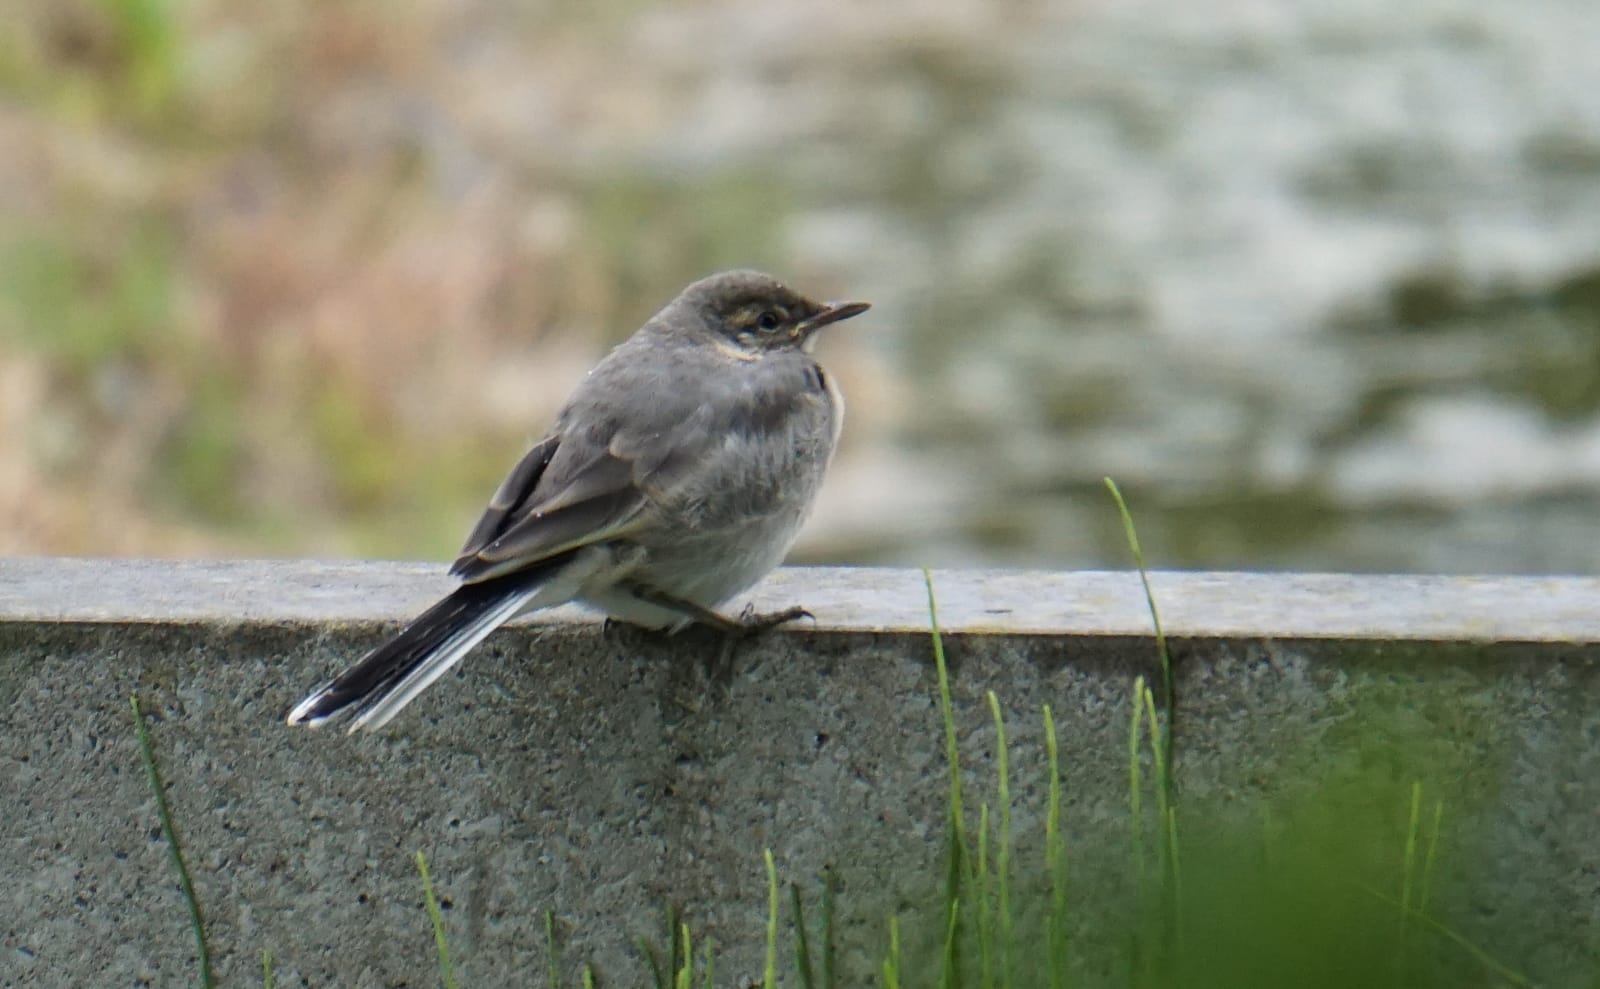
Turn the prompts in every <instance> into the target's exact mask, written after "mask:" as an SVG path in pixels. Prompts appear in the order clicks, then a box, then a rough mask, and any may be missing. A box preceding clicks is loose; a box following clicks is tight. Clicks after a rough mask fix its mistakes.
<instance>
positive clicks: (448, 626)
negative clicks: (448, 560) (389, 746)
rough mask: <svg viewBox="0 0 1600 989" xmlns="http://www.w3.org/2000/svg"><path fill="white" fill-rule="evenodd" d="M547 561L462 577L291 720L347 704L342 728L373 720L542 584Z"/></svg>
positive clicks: (396, 709)
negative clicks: (351, 710) (531, 567)
mask: <svg viewBox="0 0 1600 989" xmlns="http://www.w3.org/2000/svg"><path fill="white" fill-rule="evenodd" d="M548 576H549V573H548V569H547V568H543V567H540V568H537V569H536V572H527V571H524V572H521V573H514V574H507V575H506V576H504V577H498V578H495V579H493V580H486V581H481V582H479V583H473V584H463V585H462V586H461V587H459V588H457V589H456V590H455V592H454V593H452V594H451V595H450V596H449V597H447V598H445V599H444V600H442V601H440V602H439V603H438V604H436V605H434V606H433V607H431V608H429V609H428V610H427V611H424V612H423V613H422V614H420V615H418V616H417V617H416V618H415V619H414V620H413V621H412V622H411V624H409V625H407V626H406V627H405V628H404V629H403V630H401V632H400V634H399V635H397V636H395V637H394V638H392V639H390V640H389V641H388V642H385V643H384V644H383V645H381V646H379V647H378V648H376V649H374V650H372V652H369V653H367V655H366V656H365V657H363V658H362V659H361V661H360V662H359V663H356V664H355V665H354V666H352V667H350V668H349V669H347V670H345V671H344V672H343V673H341V674H339V675H338V676H336V677H334V678H333V679H332V680H330V681H328V682H327V683H326V684H324V685H322V686H321V687H318V688H317V689H316V690H314V691H312V692H311V694H310V695H308V696H307V697H306V699H305V700H303V701H301V702H300V703H299V704H296V705H295V707H294V710H292V711H290V712H289V724H291V725H312V726H315V725H319V724H321V723H322V722H324V721H326V720H328V719H329V718H331V717H333V716H334V715H336V714H338V713H339V712H341V711H343V710H345V709H346V708H348V707H351V706H355V708H356V718H355V721H354V722H352V723H351V725H350V731H351V732H356V731H359V730H361V729H362V728H381V727H382V726H383V725H384V724H385V723H386V722H388V720H389V719H390V718H392V717H394V716H395V715H396V714H399V713H400V710H401V708H403V707H405V706H406V705H407V704H409V703H411V701H412V699H413V698H415V697H416V696H417V695H418V694H420V693H422V691H423V690H424V689H426V688H427V686H428V685H429V684H431V683H433V681H435V680H437V679H439V677H441V676H443V675H444V674H445V672H446V671H448V670H449V669H450V667H452V666H454V665H456V663H458V662H460V660H461V657H462V656H465V655H466V654H467V651H468V650H469V649H471V648H472V647H473V646H475V645H477V644H478V643H479V642H482V641H483V640H484V638H485V637H486V636H487V635H488V634H489V633H490V632H493V631H494V630H495V629H496V628H499V627H500V626H501V625H502V624H504V623H505V622H507V621H509V620H510V619H511V618H512V617H513V616H515V615H516V614H517V612H519V611H521V610H522V608H523V607H524V606H525V605H527V603H528V602H529V601H530V600H531V599H532V598H533V596H534V595H536V594H538V593H539V591H540V590H541V589H542V588H543V587H544V585H545V582H546V580H547V579H548Z"/></svg>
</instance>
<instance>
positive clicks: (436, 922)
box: [417, 851, 456, 989]
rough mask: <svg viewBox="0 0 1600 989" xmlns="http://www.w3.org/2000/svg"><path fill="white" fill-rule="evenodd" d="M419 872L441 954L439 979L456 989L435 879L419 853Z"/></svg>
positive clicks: (423, 897) (425, 859) (445, 988)
mask: <svg viewBox="0 0 1600 989" xmlns="http://www.w3.org/2000/svg"><path fill="white" fill-rule="evenodd" d="M417 871H418V872H419V873H421V874H422V900H423V902H424V903H426V904H427V905H428V919H429V920H430V921H432V922H433V943H434V945H435V947H436V948H437V949H438V952H439V979H440V981H441V982H443V983H444V989H456V976H455V972H453V971H452V970H451V968H450V945H449V943H448V942H447V941H446V940H445V936H444V916H443V915H442V914H441V913H439V901H438V900H436V899H434V896H433V877H432V876H430V875H428V859H427V856H425V855H423V854H422V852H421V851H418V852H417Z"/></svg>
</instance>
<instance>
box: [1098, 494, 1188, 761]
mask: <svg viewBox="0 0 1600 989" xmlns="http://www.w3.org/2000/svg"><path fill="white" fill-rule="evenodd" d="M1103 480H1104V481H1105V484H1106V488H1107V490H1109V491H1110V492H1111V498H1112V500H1113V501H1115V502H1116V503H1117V514H1119V515H1121V516H1122V531H1123V535H1124V536H1125V537H1126V538H1127V540H1128V549H1129V550H1131V551H1132V553H1133V562H1134V565H1135V566H1137V567H1138V568H1139V583H1140V584H1141V585H1143V587H1144V601H1145V605H1146V606H1147V607H1148V608H1149V609H1150V621H1151V624H1153V625H1154V626H1155V632H1156V658H1157V659H1158V660H1160V662H1161V693H1162V696H1161V705H1162V707H1164V708H1166V711H1167V733H1166V735H1165V736H1164V739H1165V743H1164V744H1165V751H1164V752H1163V753H1162V755H1163V756H1164V757H1165V759H1166V764H1167V768H1168V770H1169V772H1170V771H1173V770H1174V769H1175V765H1174V760H1173V751H1172V744H1173V734H1174V732H1175V731H1176V729H1177V724H1178V698H1177V691H1176V689H1175V687H1174V686H1173V682H1172V653H1171V652H1170V651H1169V650H1168V649H1167V633H1166V630H1165V629H1164V628H1163V627H1162V625H1161V611H1160V609H1158V608H1157V607H1156V595H1155V592H1154V591H1152V590H1151V589H1150V572H1149V570H1148V569H1146V567H1145V565H1144V551H1143V550H1142V549H1140V548H1139V532H1138V530H1137V529H1136V528H1134V524H1133V513H1132V512H1130V511H1129V510H1128V503H1127V502H1126V501H1124V500H1123V498H1122V490H1121V489H1120V488H1118V487H1117V482H1116V481H1113V480H1112V479H1111V478H1109V477H1107V478H1103ZM1159 785H1161V786H1163V787H1165V788H1167V789H1169V790H1170V789H1171V777H1170V776H1169V777H1167V778H1165V779H1163V780H1162V781H1161V782H1160V784H1159Z"/></svg>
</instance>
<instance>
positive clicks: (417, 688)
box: [290, 586, 540, 734]
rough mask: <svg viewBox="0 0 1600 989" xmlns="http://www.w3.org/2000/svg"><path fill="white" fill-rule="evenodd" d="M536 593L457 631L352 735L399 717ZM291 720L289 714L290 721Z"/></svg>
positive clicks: (363, 717) (516, 598) (385, 697)
mask: <svg viewBox="0 0 1600 989" xmlns="http://www.w3.org/2000/svg"><path fill="white" fill-rule="evenodd" d="M539 590H540V588H539V587H537V586H535V587H531V588H529V589H528V590H527V591H524V592H523V593H521V594H513V595H510V596H508V597H507V598H506V599H505V600H504V601H501V602H500V603H498V604H496V605H495V606H494V607H493V608H490V609H489V610H488V611H485V612H484V613H483V614H481V615H479V616H477V617H476V618H474V619H473V620H472V621H471V622H470V623H468V624H466V625H463V626H462V627H461V628H460V629H458V630H456V631H455V632H454V633H453V634H452V635H451V636H450V638H448V639H446V640H445V641H444V642H443V643H441V644H440V646H439V648H437V649H435V650H434V651H433V653H432V654H431V655H429V656H428V658H427V659H425V660H423V661H422V662H421V663H420V664H418V665H417V668H416V669H414V670H412V671H411V672H410V673H408V674H406V676H405V678H404V679H402V680H401V681H400V682H399V683H397V684H395V685H394V686H393V687H392V688H390V689H389V690H388V691H387V692H386V693H385V694H384V695H383V697H382V698H381V699H380V700H378V701H377V702H376V703H374V704H373V705H372V706H371V707H369V708H367V709H366V710H365V711H363V712H361V715H360V716H359V717H357V718H356V719H355V721H354V722H353V723H351V725H350V732H351V734H354V733H355V732H358V731H360V730H361V729H363V728H369V729H377V728H382V727H383V726H384V725H385V724H387V723H388V722H389V719H390V718H393V717H394V716H395V715H397V714H399V713H400V712H401V710H403V709H404V708H405V706H406V705H407V704H410V703H411V701H412V700H413V699H415V698H416V696H417V695H418V694H420V693H422V692H423V691H424V690H426V689H427V688H428V685H429V684H431V683H433V681H435V680H437V679H439V678H440V677H442V676H444V675H445V673H446V672H448V671H449V669H450V668H451V667H452V666H454V665H456V664H457V663H459V662H460V661H461V657H462V656H465V655H466V654H467V652H468V651H469V650H470V649H471V648H472V647H473V646H475V645H477V644H478V643H480V642H482V641H483V640H484V639H485V638H487V637H488V635H489V633H490V632H493V631H494V630H495V629H497V628H499V627H500V626H501V625H504V624H505V623H506V622H508V621H510V620H511V619H512V618H513V617H515V616H516V614H517V612H519V611H521V610H522V608H523V606H524V605H526V604H527V603H528V601H529V600H530V599H531V598H532V597H533V596H534V595H536V594H538V593H539ZM309 701H310V698H308V699H307V703H309ZM302 706H305V704H304V703H303V704H302ZM293 717H294V716H293V715H290V719H291V720H293Z"/></svg>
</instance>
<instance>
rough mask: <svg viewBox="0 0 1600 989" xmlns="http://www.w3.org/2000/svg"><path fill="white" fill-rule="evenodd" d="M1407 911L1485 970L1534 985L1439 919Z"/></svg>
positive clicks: (1377, 895) (1378, 894)
mask: <svg viewBox="0 0 1600 989" xmlns="http://www.w3.org/2000/svg"><path fill="white" fill-rule="evenodd" d="M1356 885H1357V887H1358V888H1360V889H1361V890H1362V891H1363V892H1365V893H1366V894H1367V895H1369V896H1371V897H1373V898H1374V899H1376V900H1378V901H1380V902H1382V903H1387V904H1388V905H1389V906H1391V907H1394V908H1395V909H1397V910H1403V909H1405V908H1404V907H1402V906H1401V904H1400V901H1399V900H1396V899H1395V898H1394V897H1392V896H1388V895H1386V894H1384V893H1383V892H1382V891H1380V890H1376V889H1373V888H1372V887H1370V886H1366V885H1363V884H1359V883H1358V884H1356ZM1408 912H1409V913H1410V914H1411V915H1412V916H1413V917H1414V918H1415V919H1416V920H1417V921H1418V922H1419V923H1421V924H1422V925H1423V926H1424V927H1427V928H1429V929H1430V930H1432V931H1433V932H1434V933H1435V934H1438V935H1439V936H1440V937H1442V938H1444V939H1445V940H1447V941H1449V942H1451V943H1452V944H1454V945H1456V946H1457V947H1458V948H1460V949H1462V950H1463V951H1465V952H1466V953H1467V954H1469V955H1471V956H1472V957H1473V959H1474V960H1475V961H1477V963H1478V964H1479V965H1482V966H1483V968H1484V969H1485V970H1486V971H1489V972H1493V973H1494V974H1495V975H1497V976H1499V977H1500V978H1502V979H1504V980H1505V981H1507V982H1509V983H1511V984H1512V985H1514V986H1526V987H1529V989H1531V987H1532V986H1533V985H1534V984H1533V983H1532V982H1530V981H1529V980H1528V977H1527V976H1525V975H1523V974H1522V973H1521V972H1518V971H1517V970H1516V969H1514V968H1511V967H1510V966H1509V965H1506V964H1504V963H1502V962H1501V961H1499V960H1498V959H1496V958H1495V957H1494V956H1493V955H1491V954H1489V953H1488V952H1487V951H1484V950H1483V949H1482V948H1480V947H1478V946H1477V945H1475V944H1473V943H1472V942H1471V941H1470V940H1468V939H1467V938H1466V937H1464V936H1463V935H1461V934H1459V933H1457V932H1456V931H1454V930H1452V929H1451V928H1449V927H1447V926H1445V925H1444V924H1442V923H1440V922H1439V921H1437V920H1434V919H1433V918H1432V917H1430V916H1428V915H1427V914H1425V913H1420V912H1418V911H1416V910H1411V911H1408Z"/></svg>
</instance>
